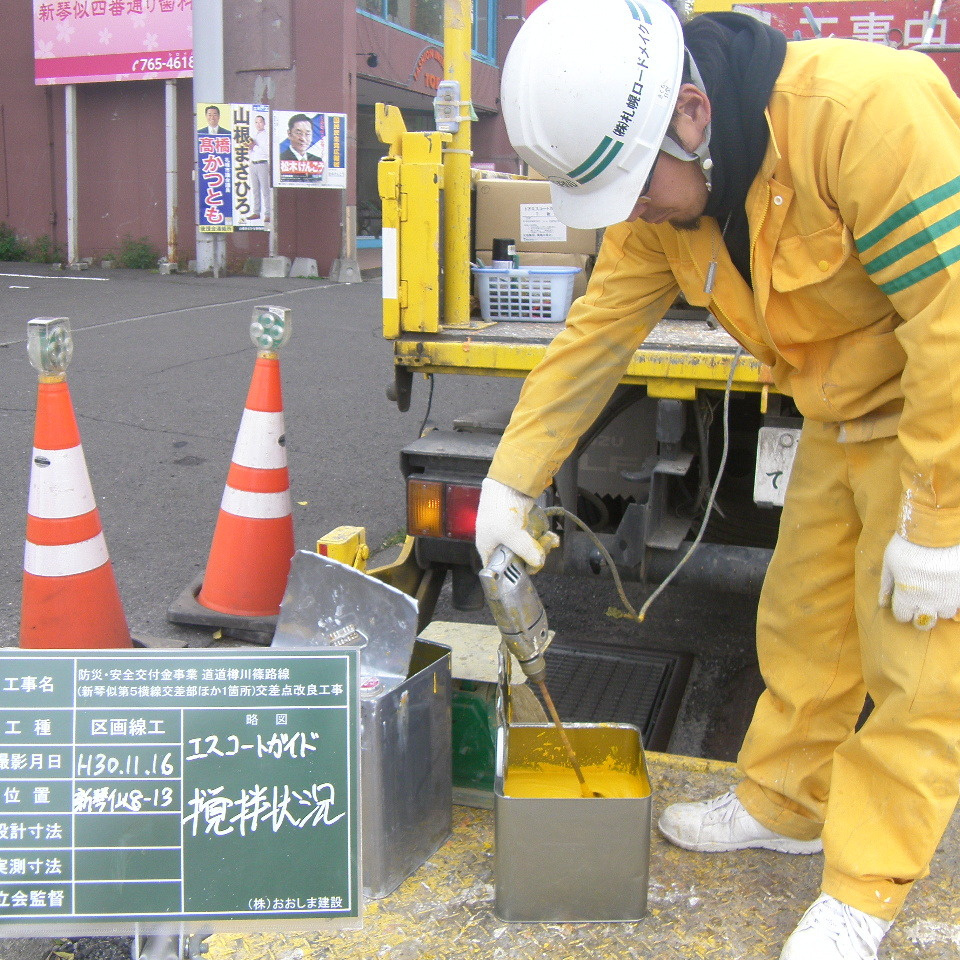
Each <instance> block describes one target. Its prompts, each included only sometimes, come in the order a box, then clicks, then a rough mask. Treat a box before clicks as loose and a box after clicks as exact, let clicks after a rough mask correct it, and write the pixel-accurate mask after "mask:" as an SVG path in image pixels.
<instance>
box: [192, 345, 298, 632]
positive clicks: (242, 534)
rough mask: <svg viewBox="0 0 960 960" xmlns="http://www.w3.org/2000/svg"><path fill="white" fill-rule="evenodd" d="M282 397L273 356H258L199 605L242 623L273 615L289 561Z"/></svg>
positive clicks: (290, 534)
mask: <svg viewBox="0 0 960 960" xmlns="http://www.w3.org/2000/svg"><path fill="white" fill-rule="evenodd" d="M284 444H285V437H284V423H283V391H282V387H281V383H280V361H279V359H278V358H277V355H276V354H275V353H268V352H262V353H260V354H259V355H258V356H257V362H256V365H255V366H254V369H253V379H252V381H251V383H250V391H249V393H248V394H247V404H246V408H245V409H244V411H243V418H242V420H241V421H240V431H239V433H238V434H237V442H236V445H235V446H234V449H233V458H232V462H231V464H230V472H229V473H228V475H227V484H226V487H225V488H224V491H223V500H222V501H221V503H220V515H219V517H218V518H217V526H216V529H215V530H214V533H213V543H212V544H211V546H210V556H209V559H208V560H207V569H206V573H205V574H204V577H203V586H202V587H201V589H200V593H199V594H198V595H197V602H198V603H199V604H200V605H201V606H203V607H207V608H208V609H210V610H216V611H218V612H219V613H225V614H230V615H232V616H239V617H267V616H276V615H277V614H278V613H279V611H280V601H281V600H282V599H283V594H284V591H285V590H286V587H287V577H288V576H289V574H290V560H291V558H292V557H293V554H294V541H293V514H292V512H291V506H290V474H289V472H288V470H287V453H286V450H285V448H284Z"/></svg>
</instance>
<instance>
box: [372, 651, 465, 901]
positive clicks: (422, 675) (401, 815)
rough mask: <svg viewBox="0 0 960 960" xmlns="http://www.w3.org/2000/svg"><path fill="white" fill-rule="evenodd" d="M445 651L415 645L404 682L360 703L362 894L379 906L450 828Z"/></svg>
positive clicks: (448, 695) (448, 679)
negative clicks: (379, 902)
mask: <svg viewBox="0 0 960 960" xmlns="http://www.w3.org/2000/svg"><path fill="white" fill-rule="evenodd" d="M451 683H452V681H451V677H450V650H449V649H448V648H447V647H443V646H441V645H440V644H436V643H430V642H429V641H426V640H417V641H416V643H415V644H414V648H413V656H412V658H411V660H410V668H409V673H408V677H407V679H406V680H404V681H403V682H401V683H400V685H399V686H396V687H394V688H393V689H390V690H387V691H386V692H384V693H382V694H379V695H374V696H370V697H365V698H363V699H361V702H360V754H361V758H360V827H361V837H360V839H361V864H362V872H363V893H364V896H366V897H367V898H369V899H371V900H379V899H380V898H381V897H385V896H387V895H388V894H390V893H392V892H393V891H394V890H396V888H397V887H398V886H399V885H400V884H401V883H402V882H403V881H404V880H405V879H406V878H407V877H409V876H410V874H412V873H413V872H414V871H415V870H418V869H419V868H420V867H421V866H422V865H423V864H424V863H425V862H426V861H427V859H428V858H429V857H431V856H432V855H433V854H434V853H435V852H436V850H437V849H438V848H439V847H440V845H441V844H442V843H443V842H444V841H445V840H446V839H447V838H448V837H449V836H450V833H451V831H452V829H453V786H452V773H451V766H452V759H451V746H450V743H451V720H450V698H451Z"/></svg>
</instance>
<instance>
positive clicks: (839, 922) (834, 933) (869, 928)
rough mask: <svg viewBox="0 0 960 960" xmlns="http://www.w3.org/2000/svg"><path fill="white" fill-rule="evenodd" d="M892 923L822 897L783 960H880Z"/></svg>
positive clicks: (786, 947) (792, 936)
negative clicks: (880, 952)
mask: <svg viewBox="0 0 960 960" xmlns="http://www.w3.org/2000/svg"><path fill="white" fill-rule="evenodd" d="M892 922H893V921H892V920H881V919H880V918H879V917H871V916H870V914H869V913H863V912H862V911H860V910H857V909H856V908H855V907H848V906H847V905H846V904H845V903H841V902H840V901H839V900H835V899H834V898H833V897H830V896H828V895H827V894H825V893H822V894H820V896H819V897H818V898H817V899H816V900H814V901H813V906H811V907H810V909H809V910H807V912H806V913H805V914H804V915H803V918H802V919H801V921H800V923H798V924H797V929H796V930H794V931H793V933H791V934H790V939H789V940H787V942H786V943H785V944H784V946H783V951H782V953H781V954H780V960H877V949H878V948H879V946H880V941H881V940H882V939H883V937H884V935H885V934H886V932H887V931H888V930H889V929H890V925H891V923H892Z"/></svg>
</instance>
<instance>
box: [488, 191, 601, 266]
mask: <svg viewBox="0 0 960 960" xmlns="http://www.w3.org/2000/svg"><path fill="white" fill-rule="evenodd" d="M476 204H477V206H476V232H475V236H474V248H475V249H476V250H478V251H479V250H490V249H492V248H493V240H494V238H495V237H507V238H510V239H513V240H514V241H516V245H517V252H518V253H524V252H528V253H534V252H536V253H580V254H586V255H588V256H592V255H593V254H596V252H597V248H598V242H599V236H600V234H599V233H598V231H596V230H575V229H574V228H572V227H568V226H566V225H565V224H563V223H561V222H560V221H559V220H558V219H557V218H556V216H555V214H554V212H553V207H552V206H551V204H550V184H549V183H548V182H547V181H546V180H481V181H480V182H479V183H478V184H477V189H476Z"/></svg>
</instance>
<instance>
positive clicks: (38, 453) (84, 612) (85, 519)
mask: <svg viewBox="0 0 960 960" xmlns="http://www.w3.org/2000/svg"><path fill="white" fill-rule="evenodd" d="M33 446H34V450H33V465H32V466H31V468H30V497H29V500H28V505H27V538H26V549H25V550H24V560H23V602H22V606H21V618H20V646H21V647H25V648H45V649H68V650H70V649H100V648H104V649H106V648H116V647H130V646H132V644H131V641H130V630H129V628H128V627H127V620H126V617H125V616H124V613H123V606H122V604H121V602H120V593H119V591H118V590H117V582H116V580H115V578H114V575H113V566H112V564H111V563H110V557H109V556H108V554H107V544H106V541H105V540H104V538H103V527H102V526H101V525H100V514H99V512H98V511H97V507H96V502H95V500H94V498H93V488H92V487H91V485H90V475H89V474H88V472H87V464H86V460H85V459H84V456H83V447H82V446H81V445H80V431H79V429H78V427H77V420H76V417H75V415H74V412H73V404H72V403H71V400H70V391H69V389H68V388H67V384H66V381H65V380H64V379H63V378H62V377H41V380H40V386H39V392H38V396H37V419H36V425H35V429H34V441H33Z"/></svg>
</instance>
